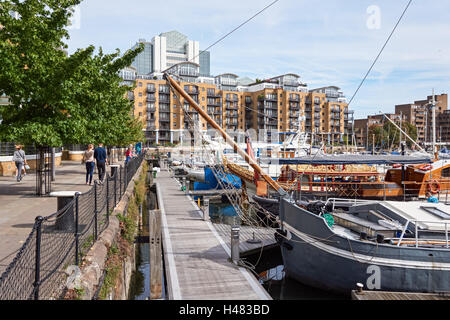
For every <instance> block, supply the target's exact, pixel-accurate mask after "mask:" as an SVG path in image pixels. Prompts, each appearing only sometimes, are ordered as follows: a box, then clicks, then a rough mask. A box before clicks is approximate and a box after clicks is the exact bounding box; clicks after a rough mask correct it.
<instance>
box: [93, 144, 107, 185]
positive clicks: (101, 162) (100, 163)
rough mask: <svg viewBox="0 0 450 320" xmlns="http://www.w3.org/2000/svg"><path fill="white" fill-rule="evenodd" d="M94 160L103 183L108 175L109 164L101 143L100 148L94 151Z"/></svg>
mask: <svg viewBox="0 0 450 320" xmlns="http://www.w3.org/2000/svg"><path fill="white" fill-rule="evenodd" d="M94 158H95V160H96V161H97V170H98V178H99V179H100V181H103V178H104V177H105V173H106V165H107V164H108V158H107V157H106V150H105V148H103V143H99V144H98V147H97V148H95V150H94Z"/></svg>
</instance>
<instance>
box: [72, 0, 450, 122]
mask: <svg viewBox="0 0 450 320" xmlns="http://www.w3.org/2000/svg"><path fill="white" fill-rule="evenodd" d="M272 2H273V0H245V1H242V0H228V1H217V0H190V1H186V0H170V1H163V0H126V1H125V0H84V1H83V2H82V3H81V4H80V6H79V8H78V9H77V13H76V15H75V16H74V23H73V26H72V28H71V29H70V39H68V40H67V44H68V46H69V53H72V52H74V51H76V50H77V49H78V48H85V47H87V46H89V45H94V46H95V47H97V48H98V47H102V48H103V51H104V52H114V51H115V50H116V49H119V50H120V51H121V52H125V51H126V50H127V49H129V48H130V47H131V46H132V45H134V44H135V43H136V42H137V41H138V40H139V39H142V38H143V39H147V40H148V41H150V40H151V38H152V37H153V36H155V35H159V34H160V33H162V32H167V31H171V30H177V31H179V32H181V33H183V34H185V35H186V36H187V37H188V38H189V39H191V40H197V41H199V42H200V49H201V50H202V49H205V48H207V47H208V46H209V45H211V44H212V43H214V42H215V41H216V40H218V39H219V38H221V37H222V36H223V35H225V34H227V33H228V32H230V31H231V30H233V29H234V28H236V27H237V26H238V25H240V24H241V23H242V22H244V21H245V20H247V19H248V18H250V17H251V16H253V15H254V14H256V13H257V12H258V11H260V10H261V9H262V8H264V7H265V6H266V5H268V4H270V3H272ZM407 3H408V0H378V1H376V0H371V1H367V0H322V1H304V0H279V1H278V2H277V3H275V4H274V5H273V6H271V7H270V8H268V9H267V10H266V11H264V12H263V13H261V14H260V15H258V16H257V17H256V18H254V19H253V20H252V21H250V22H249V23H248V24H246V25H244V26H243V27H241V28H240V29H238V30H237V31H236V32H234V33H233V34H231V35H230V36H228V37H227V38H225V39H224V40H223V41H221V42H220V43H218V44H217V45H215V46H214V47H212V48H211V49H210V50H209V51H210V52H211V73H212V75H218V74H221V73H234V74H237V75H239V76H240V77H250V78H252V79H255V78H259V79H264V78H270V77H274V76H277V75H281V74H285V73H295V74H298V75H299V76H300V77H301V81H302V82H304V83H306V84H308V86H309V88H310V89H313V88H318V87H323V86H329V85H333V86H338V87H340V88H341V89H342V91H343V92H344V94H345V95H346V97H347V98H348V100H350V98H351V97H352V96H353V94H354V93H355V91H356V89H357V87H358V85H359V83H360V82H361V80H362V78H363V77H364V75H365V74H366V72H367V71H368V70H369V67H370V65H371V64H372V62H373V61H374V59H375V57H376V56H377V54H378V52H379V50H380V49H381V47H382V46H383V44H384V42H385V41H386V39H387V38H388V36H389V34H390V33H391V31H392V29H393V27H394V25H395V24H396V23H397V20H398V19H399V17H400V15H401V14H402V12H403V10H404V8H405V7H406V4H407ZM449 12H450V1H442V0H413V2H412V4H411V6H410V7H409V9H408V11H407V13H406V15H405V16H404V18H403V20H402V21H401V23H400V25H399V26H398V28H397V30H396V32H395V33H394V35H393V36H392V38H391V40H390V42H389V44H388V45H387V46H386V48H385V50H384V52H383V53H382V55H381V57H380V58H379V60H378V62H377V64H376V65H375V67H374V68H373V70H372V72H371V74H370V75H369V77H368V78H367V80H366V82H365V84H364V85H363V86H362V88H361V89H360V91H359V92H358V94H357V95H356V97H355V99H354V100H353V101H352V103H351V105H350V109H352V110H355V118H356V119H358V118H364V117H366V116H367V115H370V114H378V113H380V112H387V113H389V112H394V108H395V105H397V104H404V103H412V102H414V101H416V100H422V99H425V98H426V96H428V95H431V93H432V90H433V89H434V90H435V93H436V94H441V93H448V91H449V88H450V41H449V40H450V19H449V14H448V13H449Z"/></svg>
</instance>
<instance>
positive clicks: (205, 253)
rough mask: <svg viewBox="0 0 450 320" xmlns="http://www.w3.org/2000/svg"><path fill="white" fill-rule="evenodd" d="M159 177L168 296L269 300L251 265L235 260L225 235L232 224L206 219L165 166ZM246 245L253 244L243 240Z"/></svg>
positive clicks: (194, 298) (159, 200)
mask: <svg viewBox="0 0 450 320" xmlns="http://www.w3.org/2000/svg"><path fill="white" fill-rule="evenodd" d="M155 182H156V187H157V196H158V206H159V209H160V211H161V218H162V219H161V220H162V238H163V252H164V261H165V276H166V279H167V291H168V297H169V299H173V300H206V299H210V300H230V299H234V300H240V299H242V300H270V299H271V297H270V296H269V294H268V293H267V292H266V291H265V290H264V288H263V287H262V286H261V284H260V283H259V282H258V281H257V280H256V278H255V277H254V276H253V275H252V274H251V272H250V271H249V270H247V269H245V268H242V267H238V266H236V265H234V264H233V263H231V262H230V260H229V259H230V256H231V251H230V247H229V242H230V241H231V240H228V239H229V238H230V237H228V236H226V234H227V232H228V231H227V229H230V227H229V226H225V227H223V226H221V227H217V229H216V227H215V226H214V224H213V223H211V222H210V221H204V220H203V213H202V212H201V211H200V210H199V208H198V207H197V205H196V204H195V202H194V201H193V200H192V199H191V197H189V196H187V195H185V193H184V192H183V191H181V188H180V184H179V183H178V182H177V181H176V180H175V179H174V178H171V177H170V174H169V172H168V171H166V170H164V169H162V170H161V172H159V173H158V176H157V178H156V179H155ZM243 234H248V232H245V233H243ZM272 238H273V235H272ZM242 249H249V250H251V249H254V248H252V247H251V246H250V244H245V243H242Z"/></svg>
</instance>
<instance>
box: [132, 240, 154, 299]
mask: <svg viewBox="0 0 450 320" xmlns="http://www.w3.org/2000/svg"><path fill="white" fill-rule="evenodd" d="M149 297H150V245H149V244H148V243H138V244H136V271H135V272H133V275H132V276H131V281H130V292H129V300H147V299H149Z"/></svg>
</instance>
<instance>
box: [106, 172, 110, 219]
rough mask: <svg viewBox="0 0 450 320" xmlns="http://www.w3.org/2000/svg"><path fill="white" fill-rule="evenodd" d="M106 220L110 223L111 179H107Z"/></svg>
mask: <svg viewBox="0 0 450 320" xmlns="http://www.w3.org/2000/svg"><path fill="white" fill-rule="evenodd" d="M106 219H107V220H108V222H109V179H108V177H106Z"/></svg>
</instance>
